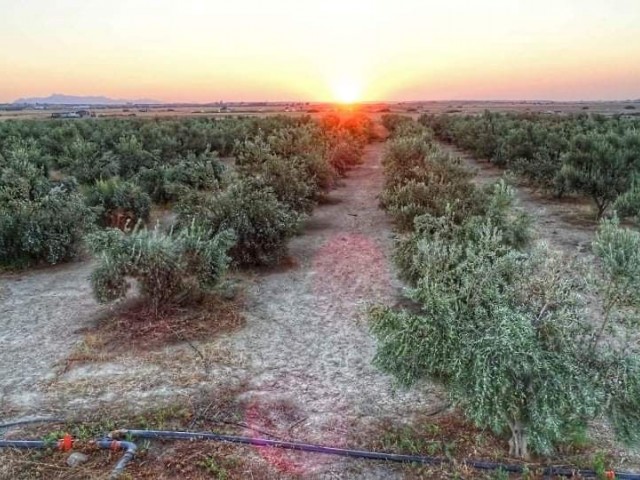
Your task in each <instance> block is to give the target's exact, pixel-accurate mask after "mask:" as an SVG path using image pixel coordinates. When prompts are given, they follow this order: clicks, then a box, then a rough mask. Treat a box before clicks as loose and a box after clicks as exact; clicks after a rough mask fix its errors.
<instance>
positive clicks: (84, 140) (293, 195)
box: [0, 117, 370, 267]
mask: <svg viewBox="0 0 640 480" xmlns="http://www.w3.org/2000/svg"><path fill="white" fill-rule="evenodd" d="M369 131H370V123H369V122H367V121H366V120H365V119H363V118H361V117H354V118H351V119H346V120H345V119H340V118H338V119H335V118H327V119H324V120H323V121H321V122H316V121H312V120H311V119H309V118H306V117H304V118H289V117H269V118H261V119H259V118H230V119H224V120H214V119H189V118H186V119H180V120H144V121H143V120H106V119H105V120H87V121H77V122H76V121H56V122H52V121H34V120H31V121H19V122H3V123H2V124H0V175H1V177H2V182H1V183H0V190H2V195H1V198H0V222H1V224H2V227H3V228H2V230H1V231H0V265H4V266H10V267H15V266H26V265H30V264H34V263H39V262H47V263H59V262H62V261H66V260H68V259H70V258H72V257H73V256H74V255H75V254H77V253H78V252H79V251H80V249H81V248H80V247H81V239H82V238H83V236H84V235H85V234H86V233H88V232H89V231H91V230H93V229H96V228H98V229H99V228H105V227H117V228H121V229H123V228H128V229H131V228H133V226H135V225H136V223H137V222H138V221H143V222H146V221H147V220H148V218H149V213H150V210H151V207H152V205H153V204H157V205H161V206H163V207H165V208H166V207H168V208H173V206H175V205H177V206H176V209H177V210H178V211H180V212H182V213H184V214H185V215H186V214H188V213H189V211H190V210H194V208H196V209H200V210H202V208H201V207H202V206H203V205H207V204H208V203H211V202H212V201H213V198H214V197H215V198H216V199H217V200H220V201H219V202H217V201H216V202H215V203H219V204H220V207H219V208H218V207H216V208H218V213H215V214H214V215H212V217H217V218H218V220H216V219H215V218H211V220H212V221H214V220H216V221H217V223H215V224H212V228H215V229H216V230H220V229H224V228H226V227H223V226H222V224H224V225H228V224H230V223H234V222H235V224H234V225H228V226H229V227H235V230H236V231H237V233H238V238H239V243H240V244H242V243H243V242H244V239H245V238H246V237H247V236H249V237H251V236H253V237H254V239H255V238H257V237H260V236H263V235H264V237H268V236H269V235H271V234H272V233H273V230H274V229H275V230H277V232H276V233H275V235H276V236H280V237H282V238H281V240H280V241H281V242H286V239H287V238H289V237H290V236H291V235H292V234H293V233H294V232H295V225H294V224H296V223H297V221H298V217H299V216H300V214H303V213H308V212H310V210H311V208H312V206H313V204H314V202H315V201H316V200H317V199H318V198H319V197H320V196H321V194H320V193H319V189H322V190H324V191H326V189H328V188H330V187H331V185H333V183H334V181H335V178H336V177H337V176H338V175H340V174H343V173H344V171H345V169H347V168H349V167H350V166H351V165H352V164H353V163H354V161H355V160H354V159H356V160H357V159H359V158H360V156H361V154H362V145H363V143H364V141H366V139H367V138H368V135H369ZM261 144H264V145H266V150H264V151H260V145H261ZM256 148H257V150H256ZM252 149H253V150H255V152H254V153H253V154H252V153H251V150H252ZM232 153H233V154H235V155H236V156H237V157H238V160H239V164H240V167H239V170H240V172H239V174H236V175H234V174H230V173H229V172H226V168H225V166H224V164H223V162H222V161H221V160H220V158H219V155H229V154H232ZM252 155H253V157H252ZM249 177H250V178H249ZM243 182H244V184H243ZM236 183H237V184H238V185H236ZM232 185H233V188H230V186H232ZM258 186H259V188H258ZM256 189H259V190H260V191H261V192H262V193H260V194H256V193H255V192H254V190H256ZM274 196H275V199H274ZM202 198H204V199H205V201H201V200H200V199H202ZM256 199H258V200H259V202H261V204H260V205H259V206H257V207H256V208H255V209H253V205H254V203H255V202H256V201H257V200H256ZM281 203H282V204H285V205H281ZM190 204H191V206H190ZM285 206H286V207H287V208H285ZM236 207H237V208H242V209H243V211H253V212H254V213H253V214H252V216H253V219H250V218H248V217H245V218H244V219H242V220H241V219H240V218H239V217H237V218H236V219H235V220H233V221H232V220H231V219H232V218H234V214H233V212H235V210H237V208H236ZM225 208H226V213H224V214H223V213H220V209H225ZM252 209H253V210H252ZM265 209H266V210H269V212H270V213H271V215H266V216H265V215H264V212H265ZM289 210H290V211H289ZM183 220H184V221H183V222H182V223H183V224H185V223H189V219H188V218H186V219H183ZM269 225H271V226H269ZM243 232H245V233H246V235H243ZM251 232H252V233H251ZM257 240H258V241H260V239H259V238H257ZM251 241H252V240H251V239H249V240H248V242H251ZM267 244H268V245H266V246H265V247H264V248H262V247H260V248H262V249H263V250H265V249H266V250H269V249H270V248H271V246H270V241H269V242H267ZM240 249H241V248H240ZM268 256H269V254H266V255H265V254H263V253H256V254H249V255H244V254H240V253H239V255H238V259H237V260H238V262H239V263H264V262H265V261H266V260H267V257H268ZM240 257H242V258H240ZM249 257H253V260H252V259H251V258H249ZM278 257H279V255H274V256H273V258H274V259H277V258H278Z"/></svg>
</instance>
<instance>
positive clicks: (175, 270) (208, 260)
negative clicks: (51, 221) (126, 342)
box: [87, 224, 234, 311]
mask: <svg viewBox="0 0 640 480" xmlns="http://www.w3.org/2000/svg"><path fill="white" fill-rule="evenodd" d="M233 243H234V234H233V232H231V231H228V230H225V231H221V232H219V233H217V234H215V235H212V234H211V232H210V231H207V230H204V229H203V228H201V227H197V226H195V225H193V224H192V225H190V226H188V227H186V228H184V229H182V230H180V231H178V232H170V233H162V232H160V231H159V230H158V229H157V228H156V229H155V230H147V229H143V228H136V229H134V230H133V232H131V233H130V234H124V233H123V232H121V231H120V230H116V229H107V230H104V231H100V232H96V233H93V234H90V235H89V236H88V237H87V244H88V246H89V248H90V250H91V251H92V253H93V254H94V255H96V256H97V257H98V261H99V263H98V265H97V267H96V268H95V270H94V271H93V273H92V275H91V284H92V286H93V291H94V294H95V296H96V298H97V299H98V300H99V301H100V302H110V301H113V300H116V299H119V298H124V297H125V296H126V293H127V291H128V289H129V283H128V282H127V279H128V278H133V279H135V280H137V282H138V284H139V285H140V290H141V293H142V295H144V296H145V297H147V298H148V299H149V300H150V301H151V303H152V305H153V307H154V308H155V310H156V311H157V310H158V309H159V308H161V307H162V306H164V305H165V304H167V303H168V302H171V301H175V300H176V299H177V298H178V297H179V296H182V295H185V294H187V293H189V292H193V291H198V290H206V289H210V288H212V287H214V286H215V285H216V284H217V283H218V282H219V281H220V279H221V277H222V275H223V274H224V272H225V271H226V268H227V265H228V263H229V257H228V256H227V252H228V251H229V249H230V248H231V247H232V245H233Z"/></svg>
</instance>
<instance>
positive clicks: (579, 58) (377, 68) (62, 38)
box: [0, 0, 640, 104]
mask: <svg viewBox="0 0 640 480" xmlns="http://www.w3.org/2000/svg"><path fill="white" fill-rule="evenodd" d="M6 3H7V5H4V6H3V10H2V15H0V45H3V46H4V47H6V48H2V49H0V71H2V76H0V103H2V102H12V101H14V100H16V99H17V98H19V97H32V96H47V95H49V94H51V93H63V94H69V95H105V96H108V97H112V98H123V99H135V98H151V99H156V100H159V101H165V102H215V101H219V100H223V101H327V102H336V101H337V102H340V103H344V104H350V103H353V102H363V101H380V100H455V99H487V100H492V99H493V100H497V99H502V100H509V99H518V100H534V99H541V100H580V99H583V100H590V99H593V100H608V99H619V100H624V99H635V98H640V42H638V38H640V2H638V1H637V0H610V1H609V2H603V1H602V0H560V1H558V0H538V1H537V2H513V1H512V0H487V2H480V3H478V4H474V3H473V2H468V1H467V0H449V1H448V2H445V3H441V2H440V3H434V2H424V1H422V0H396V1H394V2H388V1H386V0H307V1H305V2H299V1H297V0H272V1H271V2H264V1H260V0H236V1H234V2H222V3H220V2H207V1H205V0H182V1H181V2H175V1H173V0H110V1H109V2H87V1H80V0H57V1H56V2H51V1H49V0H29V1H25V2H6Z"/></svg>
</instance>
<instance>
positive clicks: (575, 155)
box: [560, 134, 640, 218]
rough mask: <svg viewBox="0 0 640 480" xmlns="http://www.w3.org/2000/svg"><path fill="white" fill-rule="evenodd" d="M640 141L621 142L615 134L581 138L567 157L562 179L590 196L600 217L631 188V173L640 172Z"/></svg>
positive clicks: (571, 187)
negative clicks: (637, 150)
mask: <svg viewBox="0 0 640 480" xmlns="http://www.w3.org/2000/svg"><path fill="white" fill-rule="evenodd" d="M621 143H624V144H629V145H628V147H629V148H631V149H633V148H634V147H635V148H638V147H637V146H636V145H635V144H636V143H640V141H639V140H637V139H634V138H632V137H627V138H624V139H620V138H619V137H617V136H615V135H598V134H591V135H579V136H577V137H576V138H575V139H574V141H573V143H572V147H571V150H570V151H569V152H568V153H567V154H566V155H565V156H564V165H563V167H562V170H561V172H560V175H561V177H562V178H563V179H564V181H565V182H566V184H567V186H568V187H569V189H571V190H575V191H578V192H581V193H584V194H585V195H588V196H590V197H591V198H592V199H593V201H594V202H595V204H596V207H597V210H598V218H600V217H601V216H602V214H603V213H604V212H605V210H606V209H607V207H609V205H610V204H611V203H613V202H615V201H616V199H617V198H618V196H620V195H621V194H623V193H625V192H627V191H628V190H629V189H630V188H631V178H632V177H631V175H630V173H633V172H636V171H640V152H633V150H628V149H627V146H626V145H625V147H624V148H621V147H622V146H621Z"/></svg>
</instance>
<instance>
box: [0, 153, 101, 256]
mask: <svg viewBox="0 0 640 480" xmlns="http://www.w3.org/2000/svg"><path fill="white" fill-rule="evenodd" d="M92 223H93V214H92V212H91V211H90V210H89V209H88V208H87V207H86V206H85V205H84V202H83V200H82V196H81V195H80V194H79V192H78V191H77V186H76V184H75V182H73V181H64V182H53V181H50V180H49V179H48V178H47V177H46V171H43V169H42V168H41V167H39V166H37V165H36V164H35V163H32V162H31V161H30V159H29V152H27V151H26V150H22V149H17V150H12V151H9V152H8V157H7V159H4V158H2V157H0V264H2V265H6V266H26V265H30V264H35V263H39V262H47V263H50V264H56V263H60V262H63V261H66V260H69V259H71V258H73V257H74V256H75V255H76V254H77V253H78V251H79V245H80V241H81V239H82V237H83V236H84V234H85V233H86V232H87V231H89V230H90V229H91V225H92Z"/></svg>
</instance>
